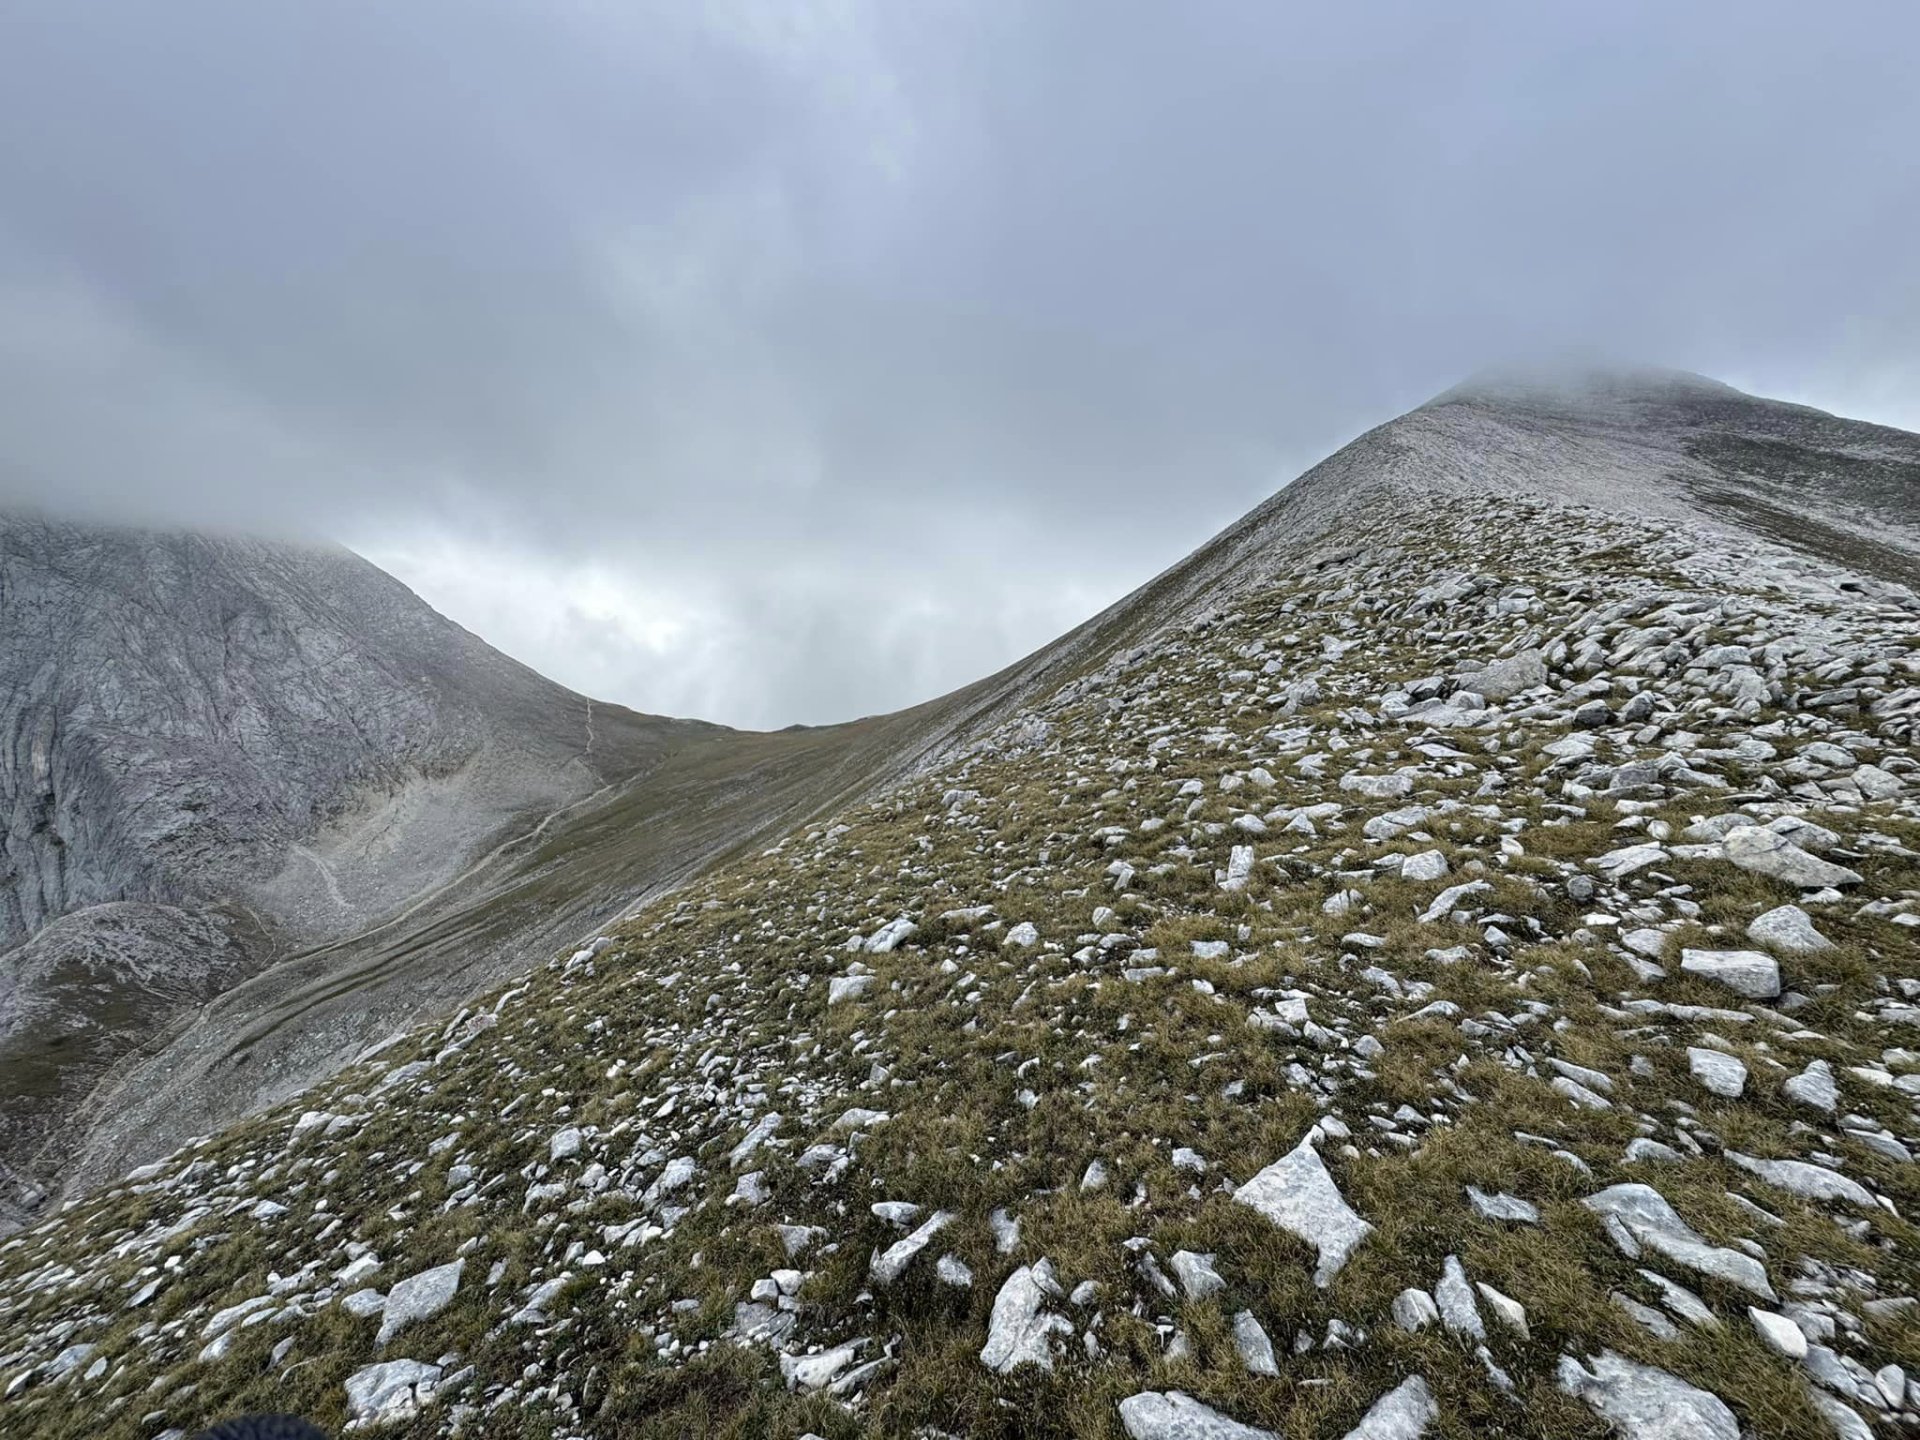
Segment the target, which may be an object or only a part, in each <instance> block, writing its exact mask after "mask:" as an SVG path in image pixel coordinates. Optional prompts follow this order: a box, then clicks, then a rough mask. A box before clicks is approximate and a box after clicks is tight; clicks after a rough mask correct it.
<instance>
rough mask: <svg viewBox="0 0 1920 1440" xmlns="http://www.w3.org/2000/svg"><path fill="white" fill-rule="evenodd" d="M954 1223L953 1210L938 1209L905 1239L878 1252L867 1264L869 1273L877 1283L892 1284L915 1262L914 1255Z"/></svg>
mask: <svg viewBox="0 0 1920 1440" xmlns="http://www.w3.org/2000/svg"><path fill="white" fill-rule="evenodd" d="M952 1223H953V1212H952V1211H951V1210H936V1211H934V1213H933V1215H932V1216H931V1217H930V1218H929V1219H928V1220H927V1221H926V1223H925V1224H923V1225H921V1227H920V1228H919V1229H918V1230H915V1231H914V1232H913V1233H912V1234H911V1235H909V1236H907V1237H906V1239H904V1240H896V1241H894V1243H893V1244H891V1245H889V1246H888V1247H887V1248H886V1250H885V1251H884V1252H876V1253H875V1254H874V1256H873V1257H872V1259H871V1260H870V1261H869V1262H868V1264H867V1274H868V1275H869V1276H870V1277H871V1278H872V1280H873V1283H874V1284H876V1285H891V1284H892V1283H893V1282H894V1281H896V1280H898V1279H899V1278H900V1275H901V1273H902V1272H903V1271H904V1270H905V1269H906V1268H907V1266H908V1265H910V1264H911V1263H912V1262H913V1257H914V1256H916V1255H918V1254H919V1253H920V1252H921V1251H922V1250H924V1249H926V1248H927V1245H928V1243H929V1242H931V1241H932V1239H933V1237H934V1236H935V1235H938V1234H939V1233H940V1232H941V1231H942V1230H944V1229H946V1228H947V1226H949V1225H951V1224H952Z"/></svg>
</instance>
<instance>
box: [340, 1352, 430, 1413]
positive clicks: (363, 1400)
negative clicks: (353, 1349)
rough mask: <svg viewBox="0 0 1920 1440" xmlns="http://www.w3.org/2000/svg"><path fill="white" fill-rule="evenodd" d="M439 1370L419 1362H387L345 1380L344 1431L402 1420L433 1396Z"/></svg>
mask: <svg viewBox="0 0 1920 1440" xmlns="http://www.w3.org/2000/svg"><path fill="white" fill-rule="evenodd" d="M442 1373H443V1372H442V1370H441V1368H440V1366H438V1365H427V1364H424V1363H422V1362H421V1361H418V1360H388V1361H385V1362H384V1363H382V1364H379V1365H369V1366H367V1367H366V1368H364V1369H361V1370H356V1371H354V1373H353V1374H351V1375H349V1376H348V1377H347V1382H346V1384H347V1416H348V1419H347V1428H348V1429H350V1430H355V1429H364V1428H367V1427H369V1426H372V1425H380V1424H391V1423H394V1422H396V1421H400V1420H405V1419H407V1418H409V1417H410V1416H412V1415H415V1414H417V1413H418V1412H419V1409H420V1407H421V1406H422V1405H424V1404H425V1403H426V1402H427V1401H428V1400H430V1399H431V1398H432V1397H433V1391H434V1387H435V1386H437V1385H438V1384H439V1382H440V1376H441V1374H442Z"/></svg>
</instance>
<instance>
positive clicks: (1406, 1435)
mask: <svg viewBox="0 0 1920 1440" xmlns="http://www.w3.org/2000/svg"><path fill="white" fill-rule="evenodd" d="M1439 1416H1440V1407H1439V1405H1437V1404H1436V1403H1435V1402H1434V1398H1433V1391H1432V1390H1430V1389H1428V1388H1427V1382H1426V1380H1425V1379H1424V1378H1422V1377H1421V1376H1419V1375H1410V1376H1408V1377H1407V1378H1406V1379H1405V1380H1402V1381H1401V1382H1400V1383H1399V1384H1398V1385H1396V1386H1395V1387H1394V1388H1393V1389H1391V1390H1389V1391H1388V1392H1387V1393H1386V1394H1385V1395H1382V1396H1381V1397H1380V1398H1379V1399H1378V1400H1376V1401H1374V1402H1373V1406H1372V1408H1371V1409H1369V1410H1368V1411H1367V1413H1366V1414H1365V1415H1363V1416H1361V1417H1360V1423H1359V1424H1358V1425H1356V1426H1354V1427H1353V1429H1351V1430H1349V1431H1348V1432H1347V1434H1346V1440H1419V1437H1420V1436H1421V1435H1424V1434H1425V1433H1426V1430H1427V1427H1428V1426H1429V1425H1431V1424H1432V1423H1433V1422H1434V1421H1435V1420H1437V1419H1438V1418H1439Z"/></svg>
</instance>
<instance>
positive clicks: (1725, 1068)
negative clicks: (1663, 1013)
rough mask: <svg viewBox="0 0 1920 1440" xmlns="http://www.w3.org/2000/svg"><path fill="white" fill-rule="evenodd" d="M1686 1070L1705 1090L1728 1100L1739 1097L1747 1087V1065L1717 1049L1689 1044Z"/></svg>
mask: <svg viewBox="0 0 1920 1440" xmlns="http://www.w3.org/2000/svg"><path fill="white" fill-rule="evenodd" d="M1687 1070H1688V1072H1689V1073H1691V1074H1692V1076H1693V1078H1694V1079H1695V1080H1698V1081H1699V1082H1700V1084H1701V1085H1702V1086H1704V1087H1705V1088H1706V1089H1707V1090H1709V1091H1711V1092H1712V1093H1713V1094H1715V1095H1719V1096H1723V1097H1724V1098H1726V1099H1728V1100H1737V1099H1739V1097H1740V1092H1741V1091H1743V1090H1745V1089H1746V1088H1747V1067H1746V1066H1745V1065H1743V1064H1741V1063H1740V1062H1739V1061H1738V1060H1736V1059H1735V1058H1734V1057H1733V1056H1731V1055H1726V1054H1723V1053H1721V1052H1720V1051H1718V1050H1708V1049H1705V1048H1703V1047H1701V1046H1698V1045H1689V1046H1688V1047H1687Z"/></svg>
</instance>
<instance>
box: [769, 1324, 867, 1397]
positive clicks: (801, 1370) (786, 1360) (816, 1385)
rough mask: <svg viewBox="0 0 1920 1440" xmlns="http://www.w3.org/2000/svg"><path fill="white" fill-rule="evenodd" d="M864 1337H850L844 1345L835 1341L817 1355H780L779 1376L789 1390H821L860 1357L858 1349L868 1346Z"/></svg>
mask: <svg viewBox="0 0 1920 1440" xmlns="http://www.w3.org/2000/svg"><path fill="white" fill-rule="evenodd" d="M867 1344H868V1342H867V1340H866V1339H865V1338H864V1337H862V1338H861V1339H858V1340H849V1341H848V1342H847V1343H846V1344H844V1345H836V1346H834V1347H833V1348H832V1349H831V1350H822V1351H820V1352H819V1353H818V1354H817V1355H782V1356H781V1357H780V1378H781V1379H782V1380H784V1381H786V1382H787V1388H788V1389H789V1390H820V1389H824V1388H825V1387H826V1386H828V1385H831V1384H832V1383H833V1382H834V1380H835V1379H837V1378H838V1377H839V1375H840V1372H841V1371H843V1370H845V1369H846V1368H847V1367H848V1366H849V1365H851V1364H853V1362H854V1361H856V1360H858V1359H859V1358H860V1352H861V1351H862V1350H864V1349H866V1347H867Z"/></svg>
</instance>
